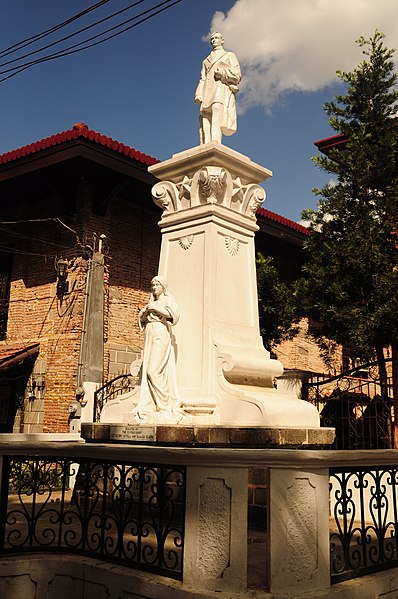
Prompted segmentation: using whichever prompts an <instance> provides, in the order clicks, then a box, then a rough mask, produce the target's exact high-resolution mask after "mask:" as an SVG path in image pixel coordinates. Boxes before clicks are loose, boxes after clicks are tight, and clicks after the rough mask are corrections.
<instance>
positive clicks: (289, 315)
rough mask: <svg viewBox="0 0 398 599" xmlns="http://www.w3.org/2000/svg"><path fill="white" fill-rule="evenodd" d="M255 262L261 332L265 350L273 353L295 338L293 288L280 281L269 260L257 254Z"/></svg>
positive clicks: (295, 317) (295, 322) (295, 318)
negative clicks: (285, 342)
mask: <svg viewBox="0 0 398 599" xmlns="http://www.w3.org/2000/svg"><path fill="white" fill-rule="evenodd" d="M256 263H257V289H258V300H259V301H258V306H259V316H260V332H261V336H262V338H263V343H264V347H265V348H266V349H267V350H268V351H269V352H271V353H272V354H275V347H276V345H278V343H281V342H282V341H284V340H285V339H292V338H293V337H294V336H295V335H297V333H298V326H297V323H298V321H299V318H300V317H299V315H298V314H297V311H296V308H295V304H294V301H293V294H292V286H291V285H288V284H287V283H285V282H283V281H281V280H280V278H279V274H278V271H277V269H276V268H275V266H274V265H273V264H272V258H270V257H269V256H263V255H262V254H261V253H259V254H258V255H257V261H256Z"/></svg>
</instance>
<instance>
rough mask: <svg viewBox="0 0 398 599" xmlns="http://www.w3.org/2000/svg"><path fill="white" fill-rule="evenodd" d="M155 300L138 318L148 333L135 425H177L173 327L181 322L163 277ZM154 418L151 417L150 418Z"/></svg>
mask: <svg viewBox="0 0 398 599" xmlns="http://www.w3.org/2000/svg"><path fill="white" fill-rule="evenodd" d="M151 292H152V293H151V297H150V299H149V302H148V303H147V305H146V306H145V307H144V308H142V310H140V313H139V315H138V319H139V325H140V328H141V330H144V331H145V340H144V350H143V354H142V366H141V382H140V397H139V401H138V404H137V406H136V408H135V409H134V411H133V422H134V423H145V422H147V421H151V422H159V423H161V422H163V423H167V422H170V423H176V422H178V421H179V420H180V419H181V418H182V414H179V413H178V404H179V397H178V390H177V381H176V367H175V353H174V346H173V338H172V332H171V327H172V325H175V324H176V323H177V322H178V319H179V311H178V306H177V303H176V301H175V299H174V297H173V296H172V295H170V294H169V292H168V290H167V285H166V282H165V281H164V279H163V278H162V277H160V276H159V275H158V276H156V277H154V278H153V279H152V281H151ZM150 415H151V416H150Z"/></svg>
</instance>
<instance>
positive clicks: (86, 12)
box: [0, 0, 110, 56]
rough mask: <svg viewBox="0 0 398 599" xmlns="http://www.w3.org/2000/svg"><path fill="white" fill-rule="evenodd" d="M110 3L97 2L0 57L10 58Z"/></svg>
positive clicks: (5, 50)
mask: <svg viewBox="0 0 398 599" xmlns="http://www.w3.org/2000/svg"><path fill="white" fill-rule="evenodd" d="M108 2H110V0H101V1H100V2H97V3H96V4H93V5H92V6H89V7H88V8H86V9H85V10H83V11H81V12H79V13H77V14H76V15H73V17H70V18H69V19H67V20H66V21H62V23H58V25H54V26H53V27H50V29H46V30H45V31H42V32H40V33H36V34H35V35H32V36H30V37H28V38H25V39H24V40H22V41H20V42H17V43H16V44H13V45H12V46H8V48H5V49H4V50H0V56H8V55H9V54H13V53H14V52H17V51H18V50H21V49H22V48H25V47H26V46H29V45H30V44H33V43H34V42H37V41H38V40H40V39H43V38H44V37H46V36H47V35H50V34H51V33H54V32H55V31H58V30H59V29H62V28H63V27H66V26H67V25H70V23H73V22H74V21H76V20H77V19H80V18H81V17H84V16H85V15H87V14H88V13H90V12H92V11H93V10H96V9H97V8H99V7H100V6H102V5H103V4H107V3H108Z"/></svg>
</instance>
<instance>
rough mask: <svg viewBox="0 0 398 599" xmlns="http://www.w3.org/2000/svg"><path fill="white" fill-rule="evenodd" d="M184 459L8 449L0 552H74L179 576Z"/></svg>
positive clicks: (2, 502)
mask: <svg viewBox="0 0 398 599" xmlns="http://www.w3.org/2000/svg"><path fill="white" fill-rule="evenodd" d="M185 480H186V471H185V467H183V466H164V465H161V466H160V465H153V464H152V465H144V464H128V463H117V462H112V461H106V462H104V461H83V460H76V462H73V463H72V462H71V460H70V459H66V458H65V459H64V458H57V459H51V458H45V457H38V458H31V457H21V456H18V457H15V456H14V457H12V458H11V457H8V456H4V466H3V481H2V491H3V493H2V497H1V502H0V553H2V554H15V553H23V552H26V551H51V552H54V551H64V552H68V551H73V553H81V554H84V555H88V556H91V557H99V558H101V559H105V560H109V561H112V562H116V563H120V564H123V565H126V566H130V567H133V568H138V569H142V570H147V571H151V572H156V573H159V574H163V575H166V576H169V577H172V578H176V579H182V558H183V544H184V521H185Z"/></svg>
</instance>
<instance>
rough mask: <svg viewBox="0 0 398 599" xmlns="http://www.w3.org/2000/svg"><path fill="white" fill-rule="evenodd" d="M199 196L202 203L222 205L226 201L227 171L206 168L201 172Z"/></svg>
mask: <svg viewBox="0 0 398 599" xmlns="http://www.w3.org/2000/svg"><path fill="white" fill-rule="evenodd" d="M198 183H199V194H200V199H201V203H203V204H205V203H207V204H221V203H222V202H223V200H224V196H225V192H226V183H227V171H226V170H225V169H223V168H221V169H220V168H214V167H207V166H206V167H204V168H202V169H201V170H200V172H199V178H198Z"/></svg>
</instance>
